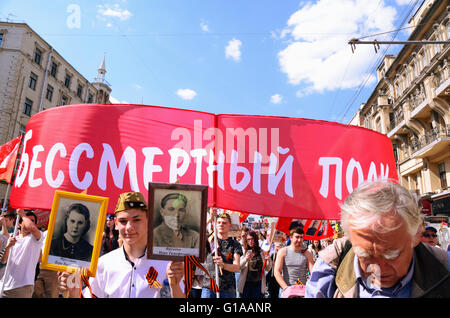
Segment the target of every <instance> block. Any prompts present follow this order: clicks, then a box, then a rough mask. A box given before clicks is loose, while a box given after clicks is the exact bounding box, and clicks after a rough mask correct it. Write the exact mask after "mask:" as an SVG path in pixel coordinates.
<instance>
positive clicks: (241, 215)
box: [239, 212, 250, 223]
mask: <svg viewBox="0 0 450 318" xmlns="http://www.w3.org/2000/svg"><path fill="white" fill-rule="evenodd" d="M249 215H250V213H244V212H239V223H242V222H244V221H245V220H246V219H247V218H248V216H249Z"/></svg>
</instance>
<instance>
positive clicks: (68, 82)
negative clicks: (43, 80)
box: [64, 75, 71, 88]
mask: <svg viewBox="0 0 450 318" xmlns="http://www.w3.org/2000/svg"><path fill="white" fill-rule="evenodd" d="M70 80H71V77H70V75H66V78H65V79H64V86H65V87H67V88H69V87H70Z"/></svg>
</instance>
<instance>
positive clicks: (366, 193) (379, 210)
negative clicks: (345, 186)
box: [341, 181, 422, 237]
mask: <svg viewBox="0 0 450 318" xmlns="http://www.w3.org/2000/svg"><path fill="white" fill-rule="evenodd" d="M389 212H393V213H396V214H398V215H400V216H401V218H402V219H403V221H404V222H405V224H406V226H407V229H408V233H409V234H410V235H411V236H412V237H414V236H415V235H416V234H417V231H418V229H419V227H420V225H421V224H422V217H421V214H420V208H419V206H418V205H417V203H416V201H415V199H414V197H413V196H412V195H411V194H410V192H409V191H408V190H407V189H405V188H404V187H402V186H401V185H399V184H397V183H396V181H368V182H364V183H362V184H361V185H359V186H358V188H356V189H355V190H354V191H353V192H352V193H351V194H350V195H349V196H348V197H347V199H346V200H345V202H344V204H342V205H341V222H342V228H343V229H344V231H345V233H346V234H347V235H348V233H349V232H348V230H349V226H351V227H352V229H363V228H366V227H368V226H370V225H372V229H373V231H375V232H378V233H386V232H390V231H393V230H395V229H397V228H399V227H400V226H401V224H399V225H397V226H395V227H390V228H388V227H386V226H385V225H383V224H382V222H381V221H382V219H383V216H385V215H387V214H388V213H389ZM350 219H351V220H350Z"/></svg>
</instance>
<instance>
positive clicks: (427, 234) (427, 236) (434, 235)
mask: <svg viewBox="0 0 450 318" xmlns="http://www.w3.org/2000/svg"><path fill="white" fill-rule="evenodd" d="M422 236H423V237H426V238H430V237H432V238H436V237H437V235H436V234H429V233H422Z"/></svg>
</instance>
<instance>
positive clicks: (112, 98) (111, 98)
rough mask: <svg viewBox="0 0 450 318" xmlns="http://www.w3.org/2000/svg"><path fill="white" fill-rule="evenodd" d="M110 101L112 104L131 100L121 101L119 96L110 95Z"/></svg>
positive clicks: (125, 102)
mask: <svg viewBox="0 0 450 318" xmlns="http://www.w3.org/2000/svg"><path fill="white" fill-rule="evenodd" d="M109 101H110V102H111V103H112V104H129V102H127V101H120V100H118V99H117V98H115V97H113V96H109Z"/></svg>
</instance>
